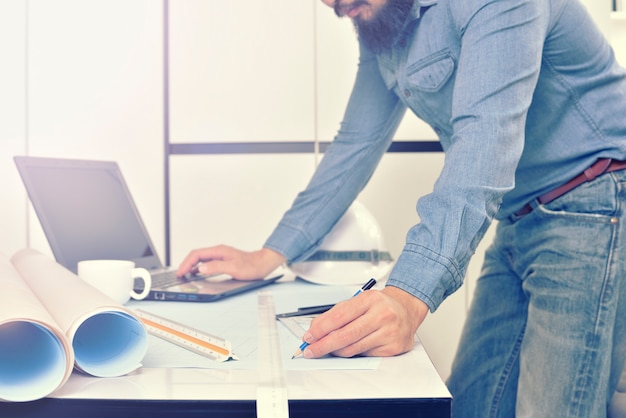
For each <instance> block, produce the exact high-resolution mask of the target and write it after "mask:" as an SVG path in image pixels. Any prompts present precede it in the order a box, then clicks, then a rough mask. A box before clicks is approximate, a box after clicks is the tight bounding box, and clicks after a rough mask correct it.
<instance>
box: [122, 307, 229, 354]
mask: <svg viewBox="0 0 626 418" xmlns="http://www.w3.org/2000/svg"><path fill="white" fill-rule="evenodd" d="M134 312H135V313H136V314H137V316H138V317H139V318H140V319H141V322H143V324H144V325H145V327H146V330H147V331H148V332H149V333H150V334H152V335H154V336H156V337H159V338H161V339H164V340H165V341H168V342H170V343H173V344H176V345H179V346H181V347H183V348H186V349H187V350H190V351H193V352H195V353H197V354H200V355H201V356H204V357H208V358H210V359H212V360H216V361H221V362H224V361H227V360H230V359H236V357H235V355H233V353H232V349H231V344H230V341H228V340H225V339H223V338H220V337H216V336H214V335H211V334H208V333H206V332H204V331H200V330H197V329H194V328H191V327H189V326H187V325H183V324H180V323H178V322H175V321H172V320H171V319H167V318H163V317H161V316H158V315H155V314H152V313H148V312H146V311H142V310H141V309H135V310H134Z"/></svg>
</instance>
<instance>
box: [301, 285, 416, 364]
mask: <svg viewBox="0 0 626 418" xmlns="http://www.w3.org/2000/svg"><path fill="white" fill-rule="evenodd" d="M427 314H428V306H427V305H426V304H425V303H424V302H422V301H421V300H419V299H418V298H416V297H415V296H413V295H411V294H409V293H407V292H405V291H404V290H401V289H399V288H397V287H393V286H388V287H386V288H385V289H383V290H381V291H379V290H368V291H366V292H362V293H361V294H359V295H358V296H356V297H354V298H351V299H348V300H346V301H344V302H341V303H338V304H337V305H335V307H334V308H333V309H331V310H330V311H328V312H326V313H324V314H322V315H320V316H319V317H317V318H315V319H314V320H313V321H312V322H311V327H310V328H309V330H308V331H307V332H306V333H305V335H304V341H306V342H308V343H309V346H308V347H307V348H306V349H305V350H304V357H307V358H316V357H322V356H324V355H326V354H329V353H330V354H333V355H336V356H340V357H353V356H356V355H366V356H382V357H389V356H395V355H397V354H402V353H405V352H407V351H410V350H411V349H412V348H413V344H414V339H415V332H416V331H417V329H418V328H419V326H420V325H421V324H422V322H423V321H424V318H426V315H427Z"/></svg>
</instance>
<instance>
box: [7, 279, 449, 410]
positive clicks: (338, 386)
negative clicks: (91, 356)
mask: <svg viewBox="0 0 626 418" xmlns="http://www.w3.org/2000/svg"><path fill="white" fill-rule="evenodd" d="M266 289H267V290H271V291H272V294H273V295H275V303H276V312H286V311H291V310H295V309H297V307H298V306H310V305H316V304H325V303H333V302H336V301H337V295H338V293H337V292H338V289H337V288H329V287H323V286H316V285H311V284H307V283H304V282H300V281H297V282H293V283H279V284H276V285H272V286H270V287H268V288H266ZM351 290H352V289H342V292H343V293H340V294H350V292H351ZM256 300H257V299H256V294H247V295H240V296H236V297H233V298H231V299H227V300H224V301H221V302H217V303H210V304H194V303H180V302H133V303H131V307H141V308H142V309H151V310H153V311H154V312H157V310H158V311H159V313H161V314H162V315H163V316H168V317H172V316H174V315H178V318H173V319H175V320H177V321H180V318H181V317H182V318H187V321H186V322H187V323H189V325H192V326H194V327H197V328H199V327H200V326H198V325H197V324H198V323H200V324H203V325H202V327H203V328H204V329H205V330H206V331H208V332H211V333H213V334H215V335H220V336H222V337H226V338H229V337H228V336H225V335H223V332H225V331H224V329H226V328H222V327H224V326H226V325H228V328H232V327H233V326H236V325H233V324H228V323H227V321H228V319H229V318H228V316H226V317H225V315H224V313H226V314H227V313H228V312H229V310H231V309H233V308H234V307H236V306H240V307H241V309H243V310H244V311H245V310H246V309H247V310H249V311H250V312H253V311H254V312H256V311H255V309H256V307H255V303H256ZM252 316H253V315H251V317H252ZM239 320H241V319H239ZM250 320H253V321H256V318H251V319H250ZM211 323H212V325H211ZM218 324H220V325H219V326H218ZM278 326H281V325H280V324H278ZM254 338H256V336H255V337H254ZM232 342H233V351H235V353H236V347H237V346H236V341H235V340H233V341H232ZM295 348H296V347H295V346H294V347H293V349H294V350H295ZM287 361H289V360H287ZM300 361H314V360H304V359H301V360H300ZM283 364H285V363H284V362H283ZM223 366H225V367H223V368H220V369H200V368H159V367H142V368H140V369H139V370H137V371H135V372H133V373H131V374H130V375H127V376H123V377H118V378H94V377H89V376H85V375H82V374H80V373H77V372H74V374H73V375H72V377H71V378H70V380H69V381H68V382H67V383H66V384H65V385H64V386H62V387H61V388H60V389H59V390H58V391H57V392H55V393H54V394H53V395H52V396H51V397H49V398H46V399H41V400H39V401H34V402H29V403H5V404H0V416H2V417H12V418H13V417H51V416H53V417H57V416H59V417H61V416H63V417H66V416H67V417H82V416H87V417H89V418H98V417H115V418H122V417H142V416H149V417H165V416H185V417H188V416H200V415H211V414H212V416H219V417H222V416H237V417H240V416H250V417H253V416H256V409H255V408H256V397H257V384H258V381H259V374H258V372H257V370H251V369H240V368H234V367H233V368H229V366H228V363H226V364H225V365H223ZM283 369H284V377H285V382H286V386H287V391H288V398H289V411H290V416H291V417H316V418H319V417H324V416H326V417H329V416H342V417H346V416H352V415H354V416H357V415H358V416H359V417H360V418H363V417H381V416H385V417H393V416H400V417H407V416H416V417H429V418H437V417H449V416H450V401H451V397H450V394H449V392H448V390H447V388H446V387H445V385H444V384H443V382H442V381H441V379H440V377H439V375H438V374H437V372H436V370H435V368H434V366H433V365H432V363H431V362H430V360H429V358H428V356H427V354H426V352H425V351H424V349H423V348H422V346H421V344H420V343H417V344H416V345H415V347H414V349H413V350H412V351H411V352H409V353H407V354H405V355H402V356H397V357H392V358H383V359H382V360H381V361H380V364H379V366H378V367H377V368H376V369H375V370H290V369H289V367H283Z"/></svg>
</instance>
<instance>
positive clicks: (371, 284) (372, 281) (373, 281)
mask: <svg viewBox="0 0 626 418" xmlns="http://www.w3.org/2000/svg"><path fill="white" fill-rule="evenodd" d="M375 284H376V279H369V280H368V282H367V283H365V284H364V285H363V286H361V288H360V289H359V290H357V291H356V292H354V295H352V297H355V296H356V295H358V294H359V293H361V292H364V291H366V290H368V289H371V288H372V287H374V285H375ZM308 346H309V343H307V342H306V341H304V342H303V343H302V344H300V347H298V349H297V350H296V352H295V353H293V356H291V359H292V360H293V359H294V358H296V357H298V356H299V355H300V354H302V352H303V351H304V349H305V348H307V347H308Z"/></svg>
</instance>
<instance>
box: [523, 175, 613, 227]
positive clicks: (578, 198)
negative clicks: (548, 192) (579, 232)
mask: <svg viewBox="0 0 626 418" xmlns="http://www.w3.org/2000/svg"><path fill="white" fill-rule="evenodd" d="M618 189H619V187H618V184H617V182H616V181H615V179H614V178H613V176H611V175H609V174H605V175H602V176H600V177H598V178H597V179H595V180H594V181H592V182H589V183H584V184H581V185H580V186H578V187H577V188H575V189H574V190H571V191H570V192H568V193H566V194H564V195H563V196H561V197H559V198H557V199H555V200H553V201H552V202H549V203H546V204H540V205H538V207H537V208H536V209H535V211H536V212H537V214H538V215H539V216H548V217H554V216H561V217H574V218H577V219H580V220H583V219H588V220H589V221H596V222H611V221H612V219H613V217H614V216H615V215H616V214H617V213H618V209H619V199H618Z"/></svg>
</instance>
